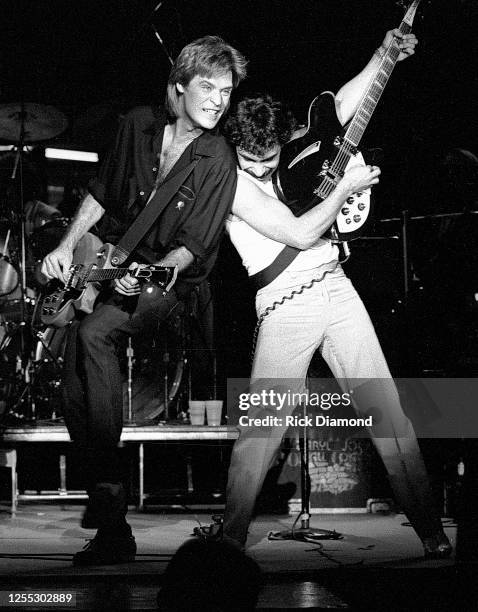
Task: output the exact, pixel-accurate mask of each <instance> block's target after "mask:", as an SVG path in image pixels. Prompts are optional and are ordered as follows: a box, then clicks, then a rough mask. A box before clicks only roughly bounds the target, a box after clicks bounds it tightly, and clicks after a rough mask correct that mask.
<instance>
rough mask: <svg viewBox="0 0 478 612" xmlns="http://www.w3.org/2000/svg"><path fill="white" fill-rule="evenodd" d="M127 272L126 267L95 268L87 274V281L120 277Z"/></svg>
mask: <svg viewBox="0 0 478 612" xmlns="http://www.w3.org/2000/svg"><path fill="white" fill-rule="evenodd" d="M127 273H128V268H105V269H103V268H95V269H94V270H91V272H90V273H89V274H88V282H93V283H94V282H96V283H98V282H101V281H106V280H114V279H115V278H122V277H123V276H126V274H127Z"/></svg>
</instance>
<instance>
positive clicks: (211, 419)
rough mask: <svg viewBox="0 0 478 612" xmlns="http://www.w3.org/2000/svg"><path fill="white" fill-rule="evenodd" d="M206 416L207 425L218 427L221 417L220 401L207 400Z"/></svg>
mask: <svg viewBox="0 0 478 612" xmlns="http://www.w3.org/2000/svg"><path fill="white" fill-rule="evenodd" d="M206 414H207V424H208V425H212V426H217V425H220V424H221V417H222V400H207V401H206Z"/></svg>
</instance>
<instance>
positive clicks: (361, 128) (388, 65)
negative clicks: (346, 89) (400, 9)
mask: <svg viewBox="0 0 478 612" xmlns="http://www.w3.org/2000/svg"><path fill="white" fill-rule="evenodd" d="M399 30H400V32H402V34H408V33H409V32H410V31H411V27H410V26H409V25H408V24H407V23H405V22H404V21H402V23H401V24H400V27H399ZM399 55H400V48H399V47H398V45H397V44H396V42H395V41H393V42H392V44H391V45H390V46H389V48H388V49H387V50H386V52H385V55H384V57H383V59H382V61H381V62H380V66H379V68H378V71H377V73H376V75H375V77H374V79H373V81H372V82H371V84H370V85H369V87H368V89H367V91H366V92H365V95H364V97H363V98H362V101H361V102H360V105H359V107H358V109H357V111H356V113H355V115H354V118H353V119H352V121H351V123H350V125H349V127H348V129H347V132H346V133H345V141H346V142H347V143H350V145H351V147H357V146H358V145H359V143H360V140H361V139H362V136H363V134H364V132H365V129H366V127H367V126H368V124H369V121H370V119H371V117H372V114H373V112H374V110H375V108H376V106H377V104H378V101H379V100H380V98H381V97H382V93H383V90H384V89H385V86H386V84H387V83H388V79H389V78H390V75H391V74H392V71H393V69H394V68H395V65H396V63H397V60H398V56H399Z"/></svg>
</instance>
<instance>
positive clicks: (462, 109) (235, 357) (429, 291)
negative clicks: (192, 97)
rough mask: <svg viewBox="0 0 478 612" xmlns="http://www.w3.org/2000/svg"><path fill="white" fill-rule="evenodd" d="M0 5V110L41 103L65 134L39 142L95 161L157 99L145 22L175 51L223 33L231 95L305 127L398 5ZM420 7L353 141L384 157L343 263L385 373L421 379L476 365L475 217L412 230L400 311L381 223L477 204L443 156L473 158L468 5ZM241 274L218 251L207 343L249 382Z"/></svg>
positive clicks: (393, 262) (396, 271) (162, 80)
mask: <svg viewBox="0 0 478 612" xmlns="http://www.w3.org/2000/svg"><path fill="white" fill-rule="evenodd" d="M1 4H2V6H1V8H2V20H1V21H2V23H1V25H0V41H1V43H0V44H1V50H2V54H1V59H0V74H1V80H0V104H1V103H12V102H20V100H21V99H22V98H23V99H24V100H25V101H26V102H35V103H40V104H51V105H53V106H55V107H56V108H58V109H59V110H61V111H62V112H64V113H65V115H66V116H67V118H68V121H69V127H68V130H67V131H66V132H65V133H64V134H63V135H61V136H60V137H58V138H56V139H54V142H53V143H48V144H54V145H56V146H65V147H72V148H79V149H81V148H83V149H86V150H93V151H98V152H99V153H100V154H101V152H102V151H103V150H104V149H105V147H106V146H107V143H108V142H109V140H110V139H111V137H112V135H113V134H114V131H115V128H116V125H117V122H118V118H119V116H120V115H121V113H122V112H124V111H125V110H127V109H128V108H131V107H132V106H135V105H137V104H144V103H149V102H158V101H161V100H162V99H163V97H164V90H165V84H166V80H167V75H168V72H169V62H168V60H167V57H166V55H165V52H164V50H163V48H162V47H161V45H160V44H159V43H158V41H157V39H156V38H155V36H154V33H153V30H152V28H151V24H154V26H155V28H156V29H157V31H158V32H159V34H160V36H161V37H162V39H163V40H164V44H165V46H166V48H167V50H168V52H169V54H170V55H171V56H172V57H175V56H176V55H177V53H178V51H179V50H180V49H181V48H182V47H183V46H184V44H186V43H188V42H190V41H191V40H192V39H194V38H197V37H199V36H203V35H205V34H219V35H221V36H223V37H224V38H225V39H226V40H227V41H228V42H229V43H231V44H232V45H234V46H236V47H237V48H238V49H240V50H241V51H242V52H243V53H244V54H245V55H246V56H247V58H248V59H249V61H250V64H249V78H248V79H247V81H246V82H245V83H244V84H243V85H241V87H240V89H239V92H237V93H236V94H235V95H240V94H241V93H246V92H248V91H255V90H268V91H270V92H271V93H273V94H275V95H277V96H279V97H280V98H282V99H283V100H285V101H287V102H289V103H290V104H291V106H292V108H293V110H294V111H295V113H296V115H297V117H298V119H299V120H301V121H305V119H306V112H307V108H308V105H309V104H310V102H311V100H312V99H313V98H314V97H315V96H316V95H317V94H318V93H320V92H321V91H323V90H332V91H337V89H338V88H339V87H340V85H341V84H343V83H344V82H345V81H347V80H348V79H349V78H351V77H352V76H353V75H354V74H356V73H357V72H358V71H359V70H360V69H361V68H362V67H363V66H364V65H365V64H366V62H367V61H368V59H369V58H370V56H371V54H372V53H373V51H374V49H375V48H376V47H377V46H378V45H379V44H380V42H381V41H382V39H383V36H384V33H385V31H386V30H388V29H390V28H392V27H396V26H398V24H399V23H400V20H401V18H402V15H403V13H404V10H403V8H401V7H399V6H397V3H396V2H394V1H392V0H380V1H379V0H360V2H351V1H350V0H294V1H285V0H276V1H273V0H255V1H249V0H242V1H239V0H236V1H233V0H222V1H216V0H203V1H202V2H194V1H191V0H189V1H188V0H177V1H173V0H165V1H164V2H163V4H162V5H161V6H160V7H159V8H158V10H157V11H156V12H154V14H153V9H154V8H155V6H156V5H157V2H151V1H135V2H131V1H129V0H101V1H100V2H98V1H91V0H77V1H76V2H73V1H70V0H61V1H57V0H50V1H45V0H37V1H35V2H33V1H32V2H2V3H1ZM421 8H423V9H424V10H423V11H422V12H421V13H422V14H421V15H420V16H419V17H417V19H416V23H415V26H414V28H413V29H414V32H415V33H416V34H417V36H418V38H419V45H418V47H417V53H416V55H415V56H414V57H413V58H412V59H410V60H407V61H406V62H405V63H403V64H400V65H398V66H397V68H396V71H395V72H394V74H393V75H392V78H391V81H390V83H389V85H388V86H387V89H386V91H385V93H384V96H383V99H382V101H381V102H380V104H379V106H378V108H377V111H376V113H375V116H374V118H373V120H372V122H371V124H370V126H369V129H368V131H367V133H366V136H365V138H364V142H363V145H364V147H368V148H379V149H381V152H382V155H383V160H382V161H381V167H382V170H383V175H382V179H381V184H380V186H379V187H378V188H377V189H376V190H375V196H376V207H377V222H376V223H375V227H374V230H373V233H372V234H371V235H373V236H375V237H383V238H384V239H383V240H368V241H367V240H360V241H356V242H355V243H354V249H353V257H352V259H351V261H350V263H348V264H347V271H348V273H349V274H350V275H351V276H352V278H353V280H354V282H355V284H356V285H357V286H358V288H359V290H360V291H361V294H362V295H363V298H364V300H365V302H366V303H367V306H368V307H369V309H370V311H371V314H372V318H373V319H374V321H375V323H376V325H377V329H378V332H379V335H380V337H381V340H382V342H383V343H384V344H385V345H386V350H387V354H388V356H389V359H390V360H391V362H392V366H393V368H394V370H395V372H397V373H407V374H408V373H409V372H408V371H406V370H407V367H408V365H409V364H410V363H411V362H413V364H414V366H416V368H418V371H420V372H423V371H432V372H440V373H446V374H458V375H464V373H467V372H470V371H471V372H474V371H475V370H476V366H477V359H476V358H475V354H474V352H476V349H475V346H476V341H477V340H478V338H477V333H476V323H475V321H476V314H477V312H476V299H475V292H478V282H477V279H476V255H475V250H476V240H475V238H476V234H477V232H476V216H473V215H471V214H470V213H467V214H466V215H465V216H464V217H459V218H452V219H451V220H447V221H443V220H440V219H436V218H427V219H425V220H422V221H415V222H412V223H411V227H410V232H409V238H410V244H409V248H410V252H409V255H410V258H411V263H412V268H413V272H414V274H413V276H412V279H413V280H412V283H411V285H412V286H411V292H410V295H409V296H408V306H407V308H406V309H405V308H404V307H403V303H404V297H405V296H404V295H403V277H402V257H403V253H402V250H401V243H400V240H399V237H400V236H401V225H400V222H386V223H381V222H380V219H387V218H394V217H397V218H399V217H400V215H401V214H402V211H403V210H409V211H410V214H412V215H413V214H436V213H437V212H462V211H463V210H465V209H466V210H469V209H475V208H477V206H476V199H477V189H476V167H473V164H472V165H471V166H470V167H468V166H467V165H466V163H465V162H464V161H463V159H462V157H460V155H461V154H458V156H457V157H456V159H458V161H456V160H455V161H453V160H452V162H450V155H452V153H451V152H453V150H454V149H455V148H460V149H462V150H465V151H470V152H472V153H474V154H476V153H478V142H477V140H478V134H477V129H476V128H477V121H476V117H475V113H476V104H475V100H474V97H473V95H474V94H473V92H474V91H475V90H476V85H477V81H478V75H477V72H478V71H477V61H476V58H477V56H478V38H477V36H476V32H477V25H478V2H476V1H475V0H455V1H449V0H447V1H445V0H436V1H434V2H431V3H428V2H425V0H423V2H422V7H421ZM41 149H42V147H39V151H40V153H41ZM34 153H35V152H34ZM36 154H37V155H38V154H39V153H38V151H37V153H36ZM453 159H455V158H453ZM451 166H453V167H452V168H451V170H450V167H451ZM457 166H458V167H459V168H458V170H457V169H456V167H457ZM92 172H94V167H93V166H90V165H88V164H86V165H85V164H83V165H81V164H79V165H76V166H73V165H72V164H59V163H57V164H54V163H49V164H48V165H46V166H45V168H44V173H45V175H46V176H47V180H48V181H49V182H50V183H53V184H58V183H62V182H63V183H67V182H69V181H71V180H72V177H73V178H74V179H76V180H78V181H79V182H81V181H86V179H87V177H88V175H89V174H91V173H92ZM6 175H7V172H2V178H5V177H6ZM394 237H395V238H394ZM238 279H239V280H240V279H244V273H243V272H242V271H241V269H240V266H239V264H238V261H237V258H235V257H234V254H233V253H232V252H231V250H230V249H229V248H228V247H227V244H226V245H225V246H224V248H223V257H222V260H221V264H220V268H219V271H218V273H217V274H216V280H215V281H214V285H215V290H216V296H217V299H216V329H217V346H218V349H219V351H220V353H221V359H220V361H221V364H222V366H223V367H224V369H225V373H226V374H229V375H236V376H239V375H247V371H248V367H249V364H248V359H247V352H248V346H249V339H250V333H251V326H252V325H253V322H254V314H253V311H252V298H251V295H250V292H249V290H248V288H247V286H246V285H245V284H243V283H242V282H238Z"/></svg>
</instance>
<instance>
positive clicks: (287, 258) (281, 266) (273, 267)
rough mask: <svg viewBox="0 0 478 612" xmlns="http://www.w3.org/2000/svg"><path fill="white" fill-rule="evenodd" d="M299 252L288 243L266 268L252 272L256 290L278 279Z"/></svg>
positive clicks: (275, 177)
mask: <svg viewBox="0 0 478 612" xmlns="http://www.w3.org/2000/svg"><path fill="white" fill-rule="evenodd" d="M276 175H277V172H275V173H274V175H273V181H272V184H273V187H274V192H275V194H276V196H277V199H278V200H281V201H282V198H281V191H280V188H279V185H278V184H277V176H276ZM274 179H275V180H274ZM299 253H300V249H297V248H296V247H292V246H289V245H286V246H285V247H284V248H283V249H282V251H281V252H280V253H279V254H278V255H277V257H276V258H275V259H274V261H273V262H272V263H271V264H269V265H268V266H267V268H264V269H263V270H259V272H256V273H255V274H252V276H250V277H249V280H250V281H251V283H252V285H253V287H254V289H255V290H256V291H259V289H262V288H263V287H265V286H266V285H269V284H270V283H272V281H273V280H274V279H276V278H277V277H278V276H279V274H280V273H281V272H283V271H284V270H285V269H286V268H287V266H288V265H289V264H291V263H292V262H293V261H294V259H295V258H296V257H297V255H298V254H299Z"/></svg>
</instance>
